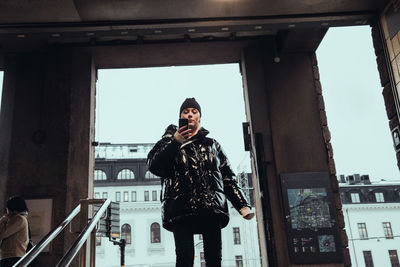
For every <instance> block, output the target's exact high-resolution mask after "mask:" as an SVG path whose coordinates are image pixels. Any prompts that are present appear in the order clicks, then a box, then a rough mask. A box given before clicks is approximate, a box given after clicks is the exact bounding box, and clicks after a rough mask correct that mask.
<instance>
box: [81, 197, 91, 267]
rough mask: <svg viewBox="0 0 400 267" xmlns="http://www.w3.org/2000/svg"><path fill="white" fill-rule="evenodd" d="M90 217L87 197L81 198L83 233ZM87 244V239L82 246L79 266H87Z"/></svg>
mask: <svg viewBox="0 0 400 267" xmlns="http://www.w3.org/2000/svg"><path fill="white" fill-rule="evenodd" d="M88 218H89V204H88V200H87V199H81V213H80V221H79V224H80V225H79V231H80V232H81V233H82V231H83V229H85V227H86V225H87V223H88ZM86 244H87V241H86V242H85V243H84V244H83V246H82V248H81V249H80V251H79V266H80V267H85V266H86V253H87V251H86Z"/></svg>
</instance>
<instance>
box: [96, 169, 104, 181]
mask: <svg viewBox="0 0 400 267" xmlns="http://www.w3.org/2000/svg"><path fill="white" fill-rule="evenodd" d="M93 180H95V181H106V180H107V173H106V172H105V171H103V170H102V169H95V170H94V172H93Z"/></svg>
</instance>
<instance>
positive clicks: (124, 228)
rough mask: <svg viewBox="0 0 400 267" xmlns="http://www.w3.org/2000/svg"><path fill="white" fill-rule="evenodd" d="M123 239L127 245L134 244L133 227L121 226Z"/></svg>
mask: <svg viewBox="0 0 400 267" xmlns="http://www.w3.org/2000/svg"><path fill="white" fill-rule="evenodd" d="M121 239H125V241H126V244H131V243H132V238H131V226H130V225H129V224H123V225H122V226H121Z"/></svg>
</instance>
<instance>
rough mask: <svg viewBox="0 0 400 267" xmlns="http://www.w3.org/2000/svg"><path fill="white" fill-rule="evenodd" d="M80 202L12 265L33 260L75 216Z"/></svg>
mask: <svg viewBox="0 0 400 267" xmlns="http://www.w3.org/2000/svg"><path fill="white" fill-rule="evenodd" d="M80 210H81V204H79V205H78V206H77V207H76V208H75V209H74V210H73V211H71V212H70V214H68V216H67V218H65V220H64V221H62V222H61V223H60V224H59V225H58V226H57V227H56V228H54V230H53V231H51V232H50V233H48V234H47V235H46V236H45V237H43V239H42V240H41V241H40V242H39V243H37V244H36V245H35V246H34V247H33V248H32V249H31V250H29V252H28V253H26V254H25V255H24V257H22V258H21V259H20V260H19V261H18V262H17V263H15V264H14V265H13V267H26V266H28V264H29V263H30V262H31V261H33V260H34V259H35V258H36V257H37V255H39V253H40V252H41V251H42V250H43V249H44V248H45V247H46V246H47V245H48V244H49V243H50V242H51V241H53V239H54V238H56V237H57V235H58V234H59V233H60V232H61V231H62V230H63V229H64V228H65V227H66V226H67V225H68V224H69V223H70V222H71V221H72V220H73V219H74V218H75V216H76V215H77V214H78V213H79V212H80Z"/></svg>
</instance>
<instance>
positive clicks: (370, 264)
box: [363, 250, 374, 267]
mask: <svg viewBox="0 0 400 267" xmlns="http://www.w3.org/2000/svg"><path fill="white" fill-rule="evenodd" d="M363 254H364V262H365V267H374V261H373V260H372V253H371V251H370V250H367V251H363Z"/></svg>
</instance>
